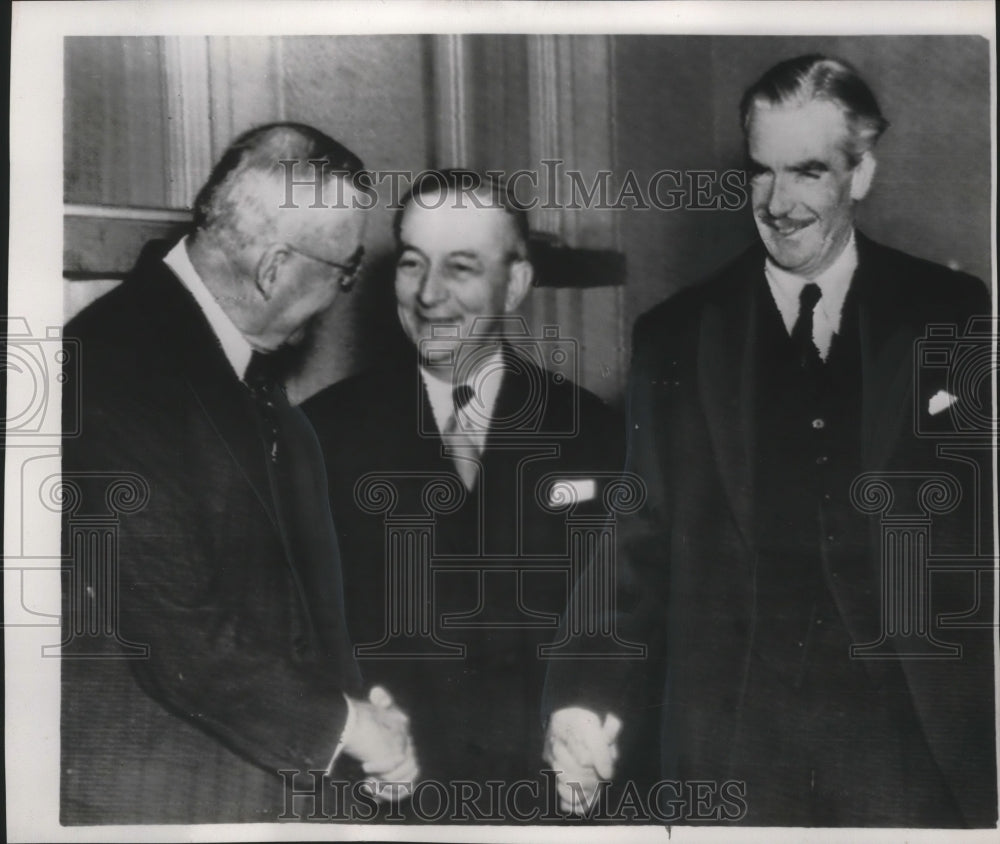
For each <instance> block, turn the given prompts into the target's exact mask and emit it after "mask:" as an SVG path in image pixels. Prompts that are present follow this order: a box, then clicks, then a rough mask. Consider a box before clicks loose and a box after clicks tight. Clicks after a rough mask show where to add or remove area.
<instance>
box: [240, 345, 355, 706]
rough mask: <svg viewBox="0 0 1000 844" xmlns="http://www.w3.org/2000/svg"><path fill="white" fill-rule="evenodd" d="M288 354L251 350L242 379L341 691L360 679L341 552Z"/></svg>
mask: <svg viewBox="0 0 1000 844" xmlns="http://www.w3.org/2000/svg"><path fill="white" fill-rule="evenodd" d="M288 371H289V370H288V364H287V360H286V356H285V355H283V354H282V353H281V352H280V351H279V352H276V353H275V354H262V353H260V352H254V353H253V356H252V357H251V358H250V363H249V365H248V366H247V370H246V374H245V375H244V377H243V381H244V383H245V384H246V385H247V387H248V388H249V390H250V394H251V395H252V396H253V400H254V406H255V409H256V412H257V421H258V429H259V431H260V435H261V439H262V441H263V443H264V446H265V450H266V452H267V456H268V459H267V469H268V471H267V475H268V481H269V483H270V487H271V494H272V497H273V500H274V507H275V512H276V514H277V517H278V525H279V528H280V531H281V536H282V541H283V544H284V546H285V550H286V553H287V554H288V557H289V559H290V561H291V562H292V563H293V564H294V568H295V570H296V573H297V577H298V578H299V579H300V580H301V582H302V586H303V590H304V592H305V594H306V596H307V599H308V600H309V602H310V609H311V615H312V621H313V624H314V625H315V627H316V630H317V632H318V633H319V636H320V638H321V641H322V642H323V645H324V647H325V650H326V652H327V654H328V655H329V656H330V657H332V658H333V659H334V660H335V662H334V664H335V665H337V666H338V668H339V670H340V677H341V680H342V682H343V683H344V685H343V688H344V689H353V688H356V687H357V685H358V684H359V682H360V678H359V676H358V673H357V672H358V669H357V663H356V662H355V661H354V657H353V654H352V652H351V649H350V641H349V639H348V634H347V629H346V626H345V622H344V617H345V616H344V607H343V592H342V584H341V577H342V575H341V567H340V551H339V548H338V546H337V536H336V532H335V530H334V526H333V517H332V515H331V512H330V499H329V487H328V484H327V477H326V471H325V465H326V464H325V461H324V459H323V451H322V449H321V448H320V445H319V440H318V439H317V438H316V433H315V431H314V430H313V428H312V425H311V424H310V423H309V420H308V419H306V417H305V414H304V413H302V411H301V410H299V409H298V408H297V407H293V406H292V405H291V404H290V403H289V401H288V396H287V395H286V394H285V390H284V387H282V386H281V381H282V378H283V376H284V374H285V373H287V372H288Z"/></svg>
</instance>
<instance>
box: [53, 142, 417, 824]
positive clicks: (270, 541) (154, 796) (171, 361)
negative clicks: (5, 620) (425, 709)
mask: <svg viewBox="0 0 1000 844" xmlns="http://www.w3.org/2000/svg"><path fill="white" fill-rule="evenodd" d="M318 161H322V162H324V167H323V172H322V174H321V175H320V176H319V177H318V178H321V179H322V180H323V182H322V184H323V186H324V187H325V188H328V189H329V190H331V191H333V190H334V188H335V187H336V188H337V189H339V190H340V191H341V192H342V193H343V194H344V195H345V196H346V197H347V199H348V200H350V199H351V198H352V197H355V195H356V193H357V191H358V189H359V188H358V187H357V186H356V180H357V178H358V175H359V174H360V172H361V166H362V165H361V162H360V161H359V160H358V159H357V157H356V156H355V155H354V154H353V153H351V152H350V151H349V150H347V149H345V148H344V147H343V146H341V145H340V144H339V143H337V142H336V141H334V140H333V139H332V138H329V137H327V136H326V135H324V134H323V133H321V132H318V131H317V130H315V129H312V128H311V127H308V126H302V125H300V124H291V123H279V124H272V125H268V126H263V127H260V128H257V129H253V130H251V131H249V132H247V133H246V134H244V135H242V136H240V137H239V138H238V139H237V140H236V141H235V142H234V143H233V145H232V147H231V148H230V149H229V150H228V151H227V152H226V153H225V155H224V156H223V158H222V160H221V162H220V163H219V165H218V166H217V167H216V169H215V170H214V171H213V173H212V174H211V176H210V178H209V180H208V183H207V185H206V186H205V188H204V189H203V190H202V191H201V193H200V194H199V197H198V200H197V203H196V205H197V208H196V213H195V225H194V227H193V228H192V230H191V231H190V232H189V233H188V234H187V235H186V236H185V237H183V238H182V239H181V240H180V241H179V242H177V243H176V244H165V243H154V244H149V245H148V246H147V248H146V249H145V250H144V252H143V255H142V256H141V258H140V260H139V263H138V265H137V266H136V268H135V269H134V270H133V272H132V273H131V274H130V276H129V277H128V278H127V279H126V280H125V282H124V283H123V284H122V285H121V286H120V287H119V288H117V289H116V290H114V291H112V292H111V293H109V294H108V295H107V296H105V297H103V298H101V299H99V300H98V301H97V302H95V303H94V304H92V305H91V306H90V307H89V308H87V309H86V310H85V311H83V312H82V313H81V314H80V315H79V316H77V317H76V318H75V319H73V320H71V321H70V322H69V324H68V325H67V326H66V332H65V333H66V336H68V337H71V338H75V339H76V340H77V341H78V342H79V344H80V350H81V359H82V385H83V386H82V392H81V418H82V430H81V435H80V436H79V437H78V438H66V440H65V442H64V459H63V472H64V483H65V485H66V487H67V489H69V490H71V491H72V492H71V493H70V494H68V498H67V500H68V501H71V502H72V507H73V509H72V512H70V513H68V516H67V522H66V530H65V532H64V533H65V537H64V538H65V543H66V546H67V549H68V553H69V555H70V557H71V560H72V565H73V569H72V573H71V576H70V579H69V581H68V585H67V588H66V590H65V612H64V643H63V675H62V677H63V684H62V689H63V699H62V706H63V710H62V735H61V747H62V789H61V806H62V821H63V823H66V824H102V823H205V822H220V821H266V820H275V819H277V818H278V816H279V814H280V813H282V812H286V813H287V811H288V810H289V809H290V808H291V807H292V805H293V802H292V800H291V799H290V797H289V795H287V794H286V787H285V786H286V783H285V778H284V777H283V776H282V775H281V773H280V772H282V771H285V772H286V776H287V775H290V774H291V773H293V772H299V774H298V778H296V779H295V780H294V782H293V783H287V785H294V787H295V788H296V789H299V790H302V789H305V788H307V787H308V786H309V784H310V782H312V781H319V780H320V778H321V776H322V772H324V771H326V770H328V769H330V768H331V767H332V766H333V765H334V764H335V763H338V764H339V757H340V756H341V755H342V754H343V755H345V756H348V757H352V758H353V759H354V760H355V761H356V762H357V763H360V764H361V765H362V766H363V769H364V772H365V773H367V774H368V775H370V776H371V777H373V779H375V780H378V779H380V778H381V777H383V776H387V777H393V778H401V779H412V778H413V777H414V776H415V774H416V771H417V767H416V761H415V756H414V752H413V748H412V744H411V742H410V737H409V729H408V722H407V717H406V716H405V715H404V714H403V712H402V711H401V710H399V709H398V707H396V706H395V705H394V704H393V701H392V698H391V696H390V695H389V693H388V692H386V691H385V690H384V689H380V688H375V689H372V690H371V692H370V694H369V699H367V700H365V699H363V698H362V697H361V694H362V686H361V678H360V676H359V674H358V669H357V665H356V663H355V660H354V657H353V655H352V653H351V649H350V642H349V640H348V638H347V631H346V628H345V624H344V608H343V595H342V583H341V573H340V558H339V553H338V548H337V540H336V535H335V533H334V528H333V524H332V521H331V519H330V511H329V506H328V504H327V500H326V495H327V493H326V478H325V476H324V474H323V470H322V455H321V454H320V451H319V446H318V443H317V442H316V439H315V434H314V433H313V431H312V429H311V428H310V426H309V423H308V421H307V420H306V419H305V417H304V416H303V415H302V413H301V411H299V410H298V409H296V408H293V407H292V406H291V405H290V404H289V403H288V400H287V398H286V397H285V394H284V391H283V388H282V386H281V383H280V382H281V379H282V377H283V374H284V373H283V370H282V366H283V363H284V362H285V361H286V360H287V358H288V355H289V353H290V352H292V351H293V350H294V348H295V346H296V345H297V344H298V343H300V342H301V341H302V339H303V338H304V337H305V336H306V334H307V332H308V330H309V327H310V324H311V321H312V319H313V318H314V317H315V316H316V315H317V314H318V313H320V312H321V311H322V310H324V309H326V308H328V307H331V306H336V304H337V302H338V301H343V300H342V299H341V296H342V293H343V291H346V290H347V289H349V288H350V286H351V284H352V283H353V280H354V276H355V274H356V272H357V269H358V263H359V261H360V256H361V248H362V247H361V241H362V235H363V228H364V217H363V213H362V212H361V211H360V210H358V209H357V207H352V203H351V202H350V201H348V202H347V203H342V204H341V207H324V208H312V207H309V205H310V203H303V204H302V205H301V206H295V205H294V204H293V203H288V202H287V201H286V194H285V190H286V168H288V167H293V168H297V169H296V175H297V177H298V178H301V179H303V180H305V179H306V178H307V177H308V176H309V175H310V173H313V172H315V169H314V168H316V166H317V162H318ZM327 165H328V167H327ZM358 204H361V203H358ZM114 484H119V485H125V486H127V487H128V488H129V489H130V490H131V494H132V496H133V504H134V506H132V507H130V508H129V509H131V510H136V511H137V512H129V513H127V514H125V515H121V518H120V524H119V525H118V535H117V544H116V545H114V546H113V547H112V546H109V545H96V544H94V543H93V542H92V541H85V540H83V539H81V537H82V536H84V534H81V530H84V529H85V528H86V524H85V523H86V521H87V517H90V518H91V519H93V517H94V516H95V515H99V514H102V513H104V512H105V510H106V508H107V507H112V508H114V506H115V505H114V504H113V496H112V495H111V492H110V491H109V490H110V485H114ZM105 518H106V516H105ZM310 772H313V773H310ZM355 773H356V772H355ZM303 778H305V780H306V781H305V782H303ZM310 778H311V779H310ZM308 808H309V810H310V811H312V809H313V808H314V807H308ZM286 816H287V814H286Z"/></svg>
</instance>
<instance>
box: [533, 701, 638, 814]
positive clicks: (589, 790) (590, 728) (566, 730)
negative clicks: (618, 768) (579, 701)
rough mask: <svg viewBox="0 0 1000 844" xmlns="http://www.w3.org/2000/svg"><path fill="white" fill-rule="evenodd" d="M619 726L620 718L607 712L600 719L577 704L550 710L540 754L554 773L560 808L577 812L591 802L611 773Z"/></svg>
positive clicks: (616, 755)
mask: <svg viewBox="0 0 1000 844" xmlns="http://www.w3.org/2000/svg"><path fill="white" fill-rule="evenodd" d="M621 729H622V722H621V720H620V719H619V718H618V717H616V716H615V715H612V714H611V713H608V714H607V715H606V716H605V718H604V721H603V722H602V721H601V719H600V718H599V717H598V715H597V714H596V713H594V712H591V711H590V710H589V709H582V708H581V707H578V706H572V707H567V708H565V709H557V710H556V711H555V712H553V713H552V717H551V718H550V719H549V728H548V731H547V732H546V734H545V749H544V752H543V757H544V759H545V762H546V764H547V765H548V766H549V767H550V768H551V769H552V770H554V771H555V772H556V788H557V790H558V793H559V808H560V809H561V810H562V811H564V812H571V813H572V814H575V815H580V814H584V813H585V812H587V811H588V809H589V808H590V807H592V806H593V805H594V797H595V794H596V793H597V789H598V787H599V786H600V784H601V781H602V780H608V779H611V776H612V775H613V773H614V769H615V762H616V761H617V760H618V734H619V733H620V732H621Z"/></svg>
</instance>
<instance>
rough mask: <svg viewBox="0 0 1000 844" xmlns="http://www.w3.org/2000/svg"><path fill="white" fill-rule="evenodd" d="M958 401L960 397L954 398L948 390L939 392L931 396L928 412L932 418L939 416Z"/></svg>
mask: <svg viewBox="0 0 1000 844" xmlns="http://www.w3.org/2000/svg"><path fill="white" fill-rule="evenodd" d="M957 401H958V396H953V395H952V394H951V393H949V392H948V391H947V390H938V391H937V392H936V393H935V394H934V395H933V396H931V400H930V401H929V402H928V403H927V412H928V413H929V414H930V415H931V416H937V415H938V414H939V413H941V412H942V411H944V410H947V409H948V408H949V407H951V406H952V405H953V404H954V403H955V402H957Z"/></svg>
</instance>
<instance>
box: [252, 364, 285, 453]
mask: <svg viewBox="0 0 1000 844" xmlns="http://www.w3.org/2000/svg"><path fill="white" fill-rule="evenodd" d="M243 381H244V383H245V384H246V385H247V387H249V388H250V395H252V396H253V399H254V404H255V405H256V407H257V416H258V419H259V421H260V426H261V436H262V437H263V439H264V444H265V446H266V447H267V452H268V455H269V456H270V458H271V462H272V463H276V462H277V461H278V452H279V439H280V435H279V427H280V420H279V407H280V406H282V405H287V404H288V398H287V396H286V395H285V391H284V389H283V388H282V386H281V359H280V354H278V353H275V354H263V353H262V352H254V353H253V354H252V355H251V356H250V363H249V364H248V365H247V371H246V374H245V375H244V376H243Z"/></svg>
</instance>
